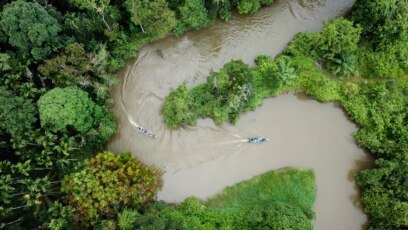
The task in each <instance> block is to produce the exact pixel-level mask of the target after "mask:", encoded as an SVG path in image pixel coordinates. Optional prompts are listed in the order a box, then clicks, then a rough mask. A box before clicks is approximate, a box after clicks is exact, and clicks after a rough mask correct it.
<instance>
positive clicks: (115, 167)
mask: <svg viewBox="0 0 408 230" xmlns="http://www.w3.org/2000/svg"><path fill="white" fill-rule="evenodd" d="M271 3H272V0H64V1H62V0H59V1H57V0H32V1H30V0H17V1H12V0H0V10H1V12H0V72H1V74H2V75H1V77H0V198H1V199H0V228H6V229H35V228H39V229H87V228H95V229H135V228H143V229H192V228H195V229H214V228H222V229H236V228H237V226H240V228H241V229H253V228H270V229H283V228H292V229H311V228H312V225H311V223H310V220H311V219H313V217H314V213H313V211H312V206H313V201H314V199H315V194H314V190H315V188H314V185H313V178H314V177H313V174H312V173H311V172H309V171H298V170H294V169H290V170H288V171H283V172H272V173H269V174H265V175H262V176H261V177H260V178H257V179H256V180H255V182H257V183H260V184H252V186H253V187H254V188H255V187H256V186H259V189H258V190H256V191H249V190H247V189H246V187H247V186H245V184H243V185H242V186H240V184H238V185H236V186H237V187H236V188H227V189H226V190H225V191H224V192H223V193H222V194H220V195H219V196H216V197H214V198H213V199H212V200H210V201H208V202H207V203H201V202H200V201H198V200H197V199H195V198H189V199H187V200H185V201H184V202H182V203H181V204H180V205H171V204H165V203H162V202H156V201H155V196H156V192H157V190H158V189H159V188H160V186H161V180H160V175H161V172H160V171H159V170H158V169H155V168H154V167H151V166H148V165H145V164H143V163H142V162H140V161H138V160H137V159H134V158H132V157H131V155H130V154H129V153H121V154H119V153H117V154H113V153H110V152H106V151H103V146H104V144H105V143H106V142H107V141H108V139H109V138H110V136H111V135H112V134H113V133H114V132H115V131H116V123H115V119H114V117H113V115H112V114H111V113H110V112H109V108H110V106H111V105H112V101H111V99H110V98H109V92H110V90H111V88H112V86H114V85H115V83H116V82H117V79H116V77H115V76H114V74H113V73H114V72H115V71H116V70H118V69H119V68H121V67H123V66H124V64H125V61H126V60H127V59H128V58H130V57H134V56H135V55H136V53H137V49H138V48H140V47H141V46H142V45H143V44H146V43H148V42H150V41H153V40H155V39H159V38H162V37H164V36H173V35H175V36H178V35H181V34H183V33H184V32H186V31H188V30H192V29H200V28H203V27H206V26H209V25H210V24H211V23H212V22H213V21H214V20H215V19H216V18H219V19H221V20H225V21H228V20H229V19H230V17H231V14H232V12H233V11H237V12H238V13H239V14H249V13H255V12H257V11H258V10H259V9H260V8H261V7H262V6H265V5H269V4H271ZM407 16H408V1H406V0H403V1H396V0H373V1H369V2H368V1H364V0H358V1H356V3H355V6H354V8H353V11H352V14H351V16H350V18H348V19H337V20H334V21H332V22H331V23H328V24H326V25H325V27H324V28H323V30H322V31H321V32H319V33H301V34H299V35H297V36H296V38H295V39H294V40H293V41H292V42H291V43H290V44H289V46H288V47H287V49H286V50H285V51H284V52H283V53H282V55H280V56H279V57H278V58H276V59H275V60H274V59H272V58H270V57H267V56H259V57H258V58H257V59H256V64H257V65H256V67H249V66H248V65H246V64H244V63H242V62H241V61H232V62H231V63H228V64H226V65H225V66H224V68H222V69H221V70H220V71H218V72H214V73H212V74H211V76H210V77H209V78H208V81H207V83H205V84H203V85H200V86H197V87H196V88H194V89H192V90H188V89H187V88H186V86H185V85H182V86H180V87H179V88H178V89H177V90H176V91H175V92H174V93H172V94H170V96H169V97H168V98H167V99H166V102H165V104H164V106H163V113H164V115H165V122H166V124H168V125H169V126H170V127H173V128H175V127H178V126H179V125H180V124H183V123H186V124H190V125H193V124H194V123H195V121H196V120H197V118H199V117H204V116H210V117H213V118H214V120H215V121H216V123H218V124H220V123H222V122H224V121H226V120H227V119H229V120H230V121H232V122H235V121H236V120H237V119H238V118H239V114H240V113H241V112H245V111H250V110H253V109H255V108H256V107H257V106H259V105H260V104H261V103H262V99H263V98H265V97H268V96H273V95H277V94H279V93H282V92H286V91H289V90H295V89H298V90H304V91H305V92H306V93H307V94H309V95H310V96H312V97H313V98H316V99H317V100H320V101H338V102H339V103H341V105H342V106H343V107H344V109H345V110H346V111H347V113H348V114H349V115H350V117H351V118H352V119H353V120H354V121H355V122H356V123H357V124H358V125H359V126H360V130H359V131H358V132H357V133H356V134H355V139H356V141H357V143H358V144H359V145H361V146H362V147H364V148H366V149H367V150H369V151H370V152H371V153H373V154H375V156H376V157H377V159H376V161H375V167H374V168H373V169H370V170H366V171H362V172H360V173H359V174H358V175H357V177H356V180H357V183H358V185H359V186H360V187H361V189H362V201H363V203H364V205H365V212H366V213H367V214H368V215H369V216H370V226H371V228H372V229H398V228H400V229H403V228H406V227H408V178H407V177H408V159H407V158H408V146H407V145H408V142H407V140H408V127H407V122H408V120H407V119H408V118H407V114H408V111H407V108H408V107H407V103H408V99H407V98H408V97H407V95H406V94H408V91H407V87H408V81H407V77H406V76H407V73H408V64H407V60H408V49H407V48H406V43H407V40H408V17H407ZM231 76H236V77H234V78H231ZM175 111H182V113H179V112H175ZM180 114H181V116H180ZM277 177H279V178H280V177H282V178H285V180H280V179H279V180H278V179H276V178H277ZM255 182H253V181H248V182H243V183H249V184H251V183H255ZM265 184H266V185H275V187H279V188H280V190H277V191H275V192H274V193H272V194H269V193H268V191H263V190H262V188H263V186H264V185H265ZM277 184H279V185H277ZM235 190H239V191H241V192H239V193H237V192H234V191H235ZM256 192H259V193H256ZM285 194H286V195H287V194H292V195H291V196H288V197H289V198H290V199H289V198H287V197H286V198H285V196H284V195H285ZM248 197H252V198H257V197H258V198H262V197H263V198H270V199H268V201H269V202H263V203H262V205H261V204H259V203H256V202H255V200H254V202H253V203H251V204H248V203H243V204H242V206H240V207H235V206H234V204H237V203H239V202H243V201H244V200H246V199H247V198H248ZM273 197H280V198H282V197H283V198H282V199H281V200H279V199H275V198H273ZM293 197H295V198H296V199H293ZM221 204H222V205H221ZM220 205H221V206H220Z"/></svg>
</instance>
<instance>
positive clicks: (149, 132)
mask: <svg viewBox="0 0 408 230" xmlns="http://www.w3.org/2000/svg"><path fill="white" fill-rule="evenodd" d="M136 130H137V131H138V132H140V133H143V134H144V135H146V136H148V137H151V138H156V135H155V134H154V133H153V132H152V131H150V130H148V129H146V128H145V127H143V126H142V125H139V126H137V128H136Z"/></svg>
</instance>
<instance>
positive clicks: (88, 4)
mask: <svg viewBox="0 0 408 230" xmlns="http://www.w3.org/2000/svg"><path fill="white" fill-rule="evenodd" d="M68 2H69V3H70V4H72V5H73V6H76V7H78V8H79V9H81V10H89V11H91V12H94V13H96V14H98V15H100V19H101V20H102V22H103V23H104V24H105V26H106V29H107V30H112V26H111V25H110V23H109V22H108V20H107V19H106V16H107V12H108V11H109V10H110V6H109V3H110V0H69V1H68Z"/></svg>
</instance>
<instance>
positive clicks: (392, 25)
mask: <svg viewBox="0 0 408 230" xmlns="http://www.w3.org/2000/svg"><path fill="white" fill-rule="evenodd" d="M407 17H408V2H407V1H406V0H372V1H364V0H357V1H356V3H355V4H354V6H353V11H352V19H353V21H354V22H356V23H358V24H360V25H361V26H362V28H363V34H364V36H365V37H366V38H367V41H370V42H372V43H374V45H378V44H379V45H386V44H391V43H394V42H396V41H405V42H406V41H407V39H408V21H407V20H406V18H407Z"/></svg>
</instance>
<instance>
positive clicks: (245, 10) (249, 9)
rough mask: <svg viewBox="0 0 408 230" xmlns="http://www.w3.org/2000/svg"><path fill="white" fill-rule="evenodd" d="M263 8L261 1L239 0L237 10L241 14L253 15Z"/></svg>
mask: <svg viewBox="0 0 408 230" xmlns="http://www.w3.org/2000/svg"><path fill="white" fill-rule="evenodd" d="M260 8H261V3H260V1H259V0H239V1H238V5H237V9H238V13H240V14H252V13H255V12H257V11H258V10H259V9H260Z"/></svg>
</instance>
